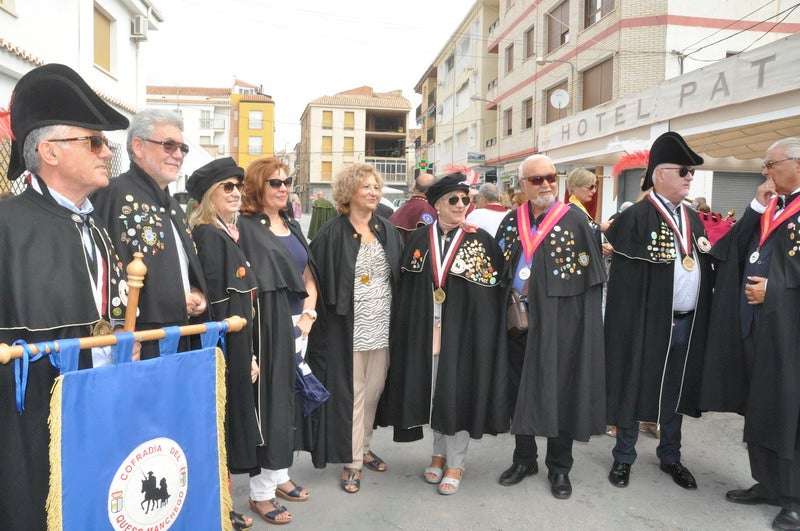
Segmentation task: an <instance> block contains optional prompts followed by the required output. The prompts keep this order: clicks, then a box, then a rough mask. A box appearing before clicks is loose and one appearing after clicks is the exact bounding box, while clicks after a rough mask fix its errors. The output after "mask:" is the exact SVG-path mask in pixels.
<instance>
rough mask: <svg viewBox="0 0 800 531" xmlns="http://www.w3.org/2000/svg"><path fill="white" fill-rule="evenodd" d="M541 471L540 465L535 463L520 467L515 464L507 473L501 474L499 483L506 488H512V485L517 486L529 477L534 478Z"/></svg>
mask: <svg viewBox="0 0 800 531" xmlns="http://www.w3.org/2000/svg"><path fill="white" fill-rule="evenodd" d="M538 471H539V464H538V463H534V464H532V465H530V466H525V465H520V464H519V463H513V464H512V465H511V466H510V467H508V468H507V469H506V470H505V472H503V473H502V474H500V479H499V480H498V483H500V484H501V485H502V486H504V487H510V486H511V485H516V484H517V483H519V482H520V481H522V480H523V479H525V478H526V477H528V476H532V475H534V474H536V473H537V472H538Z"/></svg>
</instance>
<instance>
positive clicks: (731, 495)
mask: <svg viewBox="0 0 800 531" xmlns="http://www.w3.org/2000/svg"><path fill="white" fill-rule="evenodd" d="M760 487H761V486H760V485H759V484H758V483H756V484H755V485H753V486H752V487H750V488H749V489H747V490H729V491H728V492H727V493H725V499H726V500H728V501H729V502H733V503H743V504H745V505H758V504H761V503H765V504H768V505H778V500H777V499H775V498H768V497H767V496H764V495H763V494H761V492H760V490H761V489H760Z"/></svg>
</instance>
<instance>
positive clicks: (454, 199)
mask: <svg viewBox="0 0 800 531" xmlns="http://www.w3.org/2000/svg"><path fill="white" fill-rule="evenodd" d="M459 200H460V201H461V204H462V205H464V206H467V205H469V196H468V195H462V196H457V195H451V196H450V197H448V198H447V204H448V205H450V206H456V205H457V204H458V202H459Z"/></svg>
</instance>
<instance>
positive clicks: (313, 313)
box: [300, 308, 317, 321]
mask: <svg viewBox="0 0 800 531" xmlns="http://www.w3.org/2000/svg"><path fill="white" fill-rule="evenodd" d="M303 314H306V315H308V316H309V317H311V320H312V321H316V320H317V311H316V310H312V309H311V308H306V309H305V310H303V313H301V314H300V315H303Z"/></svg>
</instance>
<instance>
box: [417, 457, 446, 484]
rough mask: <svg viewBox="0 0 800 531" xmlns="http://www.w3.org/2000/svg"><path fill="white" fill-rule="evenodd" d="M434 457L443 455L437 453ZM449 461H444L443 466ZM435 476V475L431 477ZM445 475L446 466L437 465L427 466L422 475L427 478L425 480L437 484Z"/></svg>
mask: <svg viewBox="0 0 800 531" xmlns="http://www.w3.org/2000/svg"><path fill="white" fill-rule="evenodd" d="M433 457H443V456H440V455H435V456H433ZM446 462H447V460H446V459H443V461H442V467H444V464H445V463H446ZM429 476H433V477H429ZM443 476H444V468H436V467H435V466H426V467H425V471H424V472H423V473H422V477H423V478H425V481H427V482H428V483H431V484H432V485H436V484H437V483H439V482H440V481H442V477H443Z"/></svg>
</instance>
